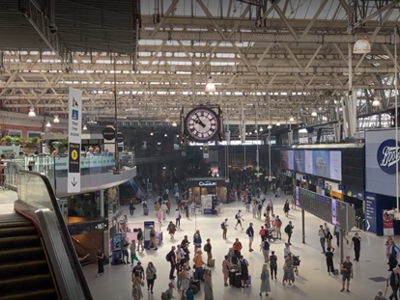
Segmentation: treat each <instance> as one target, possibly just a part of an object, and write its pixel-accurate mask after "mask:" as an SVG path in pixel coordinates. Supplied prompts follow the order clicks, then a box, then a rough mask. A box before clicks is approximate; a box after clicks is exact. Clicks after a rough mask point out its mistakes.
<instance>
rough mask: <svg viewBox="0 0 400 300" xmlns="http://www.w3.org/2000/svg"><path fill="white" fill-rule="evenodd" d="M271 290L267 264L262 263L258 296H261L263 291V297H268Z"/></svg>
mask: <svg viewBox="0 0 400 300" xmlns="http://www.w3.org/2000/svg"><path fill="white" fill-rule="evenodd" d="M270 292H271V284H270V274H269V272H268V266H267V264H263V266H262V270H261V287H260V298H262V293H265V297H268V296H269V294H268V293H270Z"/></svg>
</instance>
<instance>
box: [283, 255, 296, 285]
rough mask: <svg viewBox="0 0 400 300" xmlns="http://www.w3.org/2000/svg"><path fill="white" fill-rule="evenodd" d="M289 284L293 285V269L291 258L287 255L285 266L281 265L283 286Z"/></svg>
mask: <svg viewBox="0 0 400 300" xmlns="http://www.w3.org/2000/svg"><path fill="white" fill-rule="evenodd" d="M286 282H288V283H289V285H292V284H293V283H294V268H293V257H292V254H291V253H289V254H288V255H287V256H286V258H285V264H284V265H283V285H285V284H286Z"/></svg>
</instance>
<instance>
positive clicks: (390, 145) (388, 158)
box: [376, 139, 400, 174]
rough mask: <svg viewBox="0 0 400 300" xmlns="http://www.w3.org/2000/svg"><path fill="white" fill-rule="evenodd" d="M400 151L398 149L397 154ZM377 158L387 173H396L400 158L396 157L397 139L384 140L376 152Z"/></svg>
mask: <svg viewBox="0 0 400 300" xmlns="http://www.w3.org/2000/svg"><path fill="white" fill-rule="evenodd" d="M399 154H400V151H398V150H397V156H398V155H399ZM376 159H377V160H378V165H379V167H380V168H381V170H382V171H383V172H385V173H387V174H396V163H397V164H398V163H399V158H398V157H396V140H393V139H390V140H386V141H383V142H382V143H381V144H380V146H379V148H378V151H377V153H376Z"/></svg>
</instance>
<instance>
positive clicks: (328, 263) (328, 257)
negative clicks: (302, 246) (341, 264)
mask: <svg viewBox="0 0 400 300" xmlns="http://www.w3.org/2000/svg"><path fill="white" fill-rule="evenodd" d="M327 250H328V251H326V252H325V257H326V267H327V268H328V274H329V275H331V273H334V272H335V268H334V267H333V253H332V251H331V247H328V248H327Z"/></svg>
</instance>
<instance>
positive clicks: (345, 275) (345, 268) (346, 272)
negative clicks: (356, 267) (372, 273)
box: [340, 256, 397, 300]
mask: <svg viewBox="0 0 400 300" xmlns="http://www.w3.org/2000/svg"><path fill="white" fill-rule="evenodd" d="M340 270H341V273H342V289H341V290H340V291H341V292H343V291H344V290H345V288H344V287H345V285H346V282H347V286H346V291H347V292H348V293H350V278H352V277H353V264H352V263H351V261H350V256H347V257H346V260H345V261H344V262H343V263H342V264H341V266H340ZM396 297H397V293H396ZM396 300H397V299H396Z"/></svg>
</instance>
